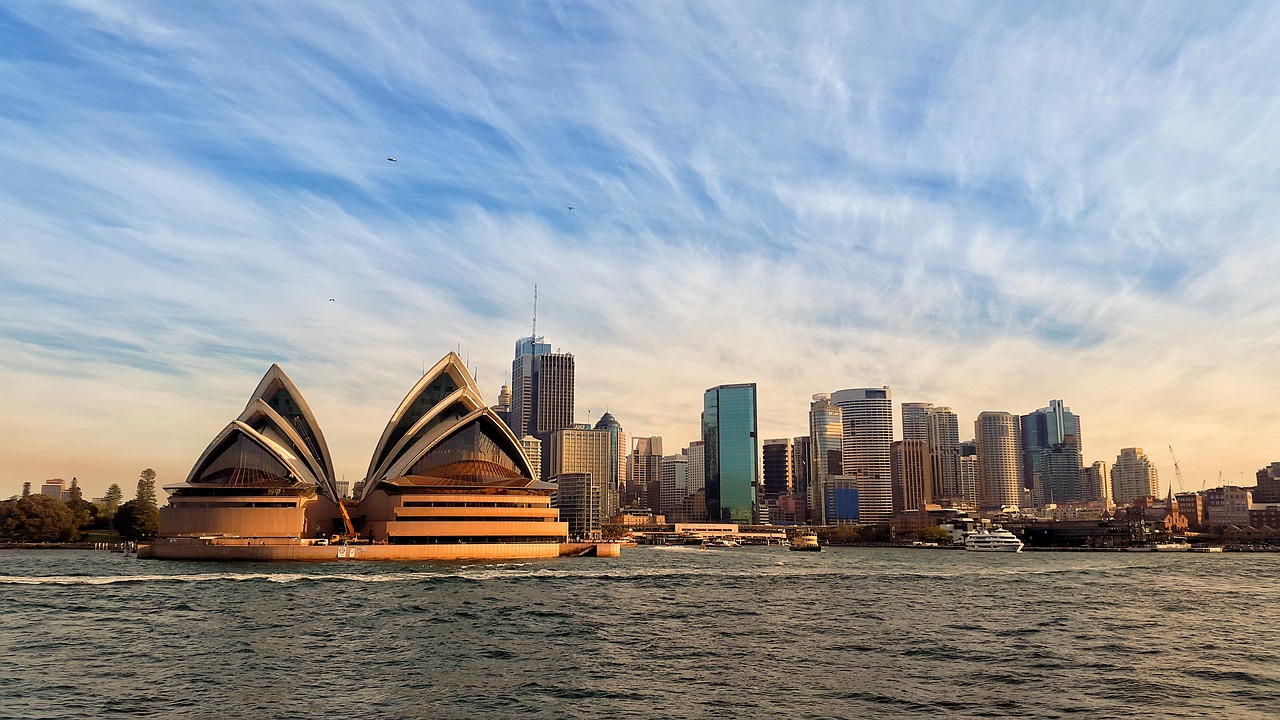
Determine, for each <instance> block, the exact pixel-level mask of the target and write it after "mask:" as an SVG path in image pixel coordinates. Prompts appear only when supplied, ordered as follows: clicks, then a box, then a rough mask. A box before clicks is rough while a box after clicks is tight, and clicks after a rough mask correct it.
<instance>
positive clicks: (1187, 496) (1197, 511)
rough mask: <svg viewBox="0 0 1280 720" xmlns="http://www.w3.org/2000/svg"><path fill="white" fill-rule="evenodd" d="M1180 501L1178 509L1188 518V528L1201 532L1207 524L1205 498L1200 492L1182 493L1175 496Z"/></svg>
mask: <svg viewBox="0 0 1280 720" xmlns="http://www.w3.org/2000/svg"><path fill="white" fill-rule="evenodd" d="M1174 497H1175V498H1177V500H1178V509H1179V510H1180V511H1181V512H1182V514H1183V515H1185V516H1186V517H1187V526H1188V527H1189V528H1190V529H1191V530H1200V529H1202V528H1203V527H1204V524H1205V514H1204V497H1203V496H1202V495H1201V494H1200V493H1198V492H1190V491H1187V492H1180V493H1178V494H1176V495H1174Z"/></svg>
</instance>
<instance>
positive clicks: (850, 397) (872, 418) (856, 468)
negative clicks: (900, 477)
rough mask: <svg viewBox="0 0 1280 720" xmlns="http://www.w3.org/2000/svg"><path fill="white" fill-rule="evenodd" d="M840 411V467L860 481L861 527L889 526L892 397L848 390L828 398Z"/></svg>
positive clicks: (871, 390) (883, 390)
mask: <svg viewBox="0 0 1280 720" xmlns="http://www.w3.org/2000/svg"><path fill="white" fill-rule="evenodd" d="M831 402H832V403H834V404H835V405H837V406H838V407H839V408H840V411H841V422H842V425H843V433H842V438H841V440H842V463H841V464H842V467H841V470H842V472H843V474H845V475H853V476H860V477H862V478H863V487H864V489H868V490H871V492H870V493H864V494H863V495H862V496H860V497H859V512H860V515H861V518H862V522H863V523H868V524H870V523H888V522H889V519H890V518H891V517H892V516H893V499H892V498H893V491H892V479H891V477H890V468H889V444H890V443H892V442H893V396H892V393H891V392H890V389H889V387H888V386H885V387H879V388H850V389H847V390H838V391H836V392H834V393H832V394H831Z"/></svg>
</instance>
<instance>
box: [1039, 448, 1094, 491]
mask: <svg viewBox="0 0 1280 720" xmlns="http://www.w3.org/2000/svg"><path fill="white" fill-rule="evenodd" d="M1034 472H1035V475H1034V476H1033V478H1032V485H1031V489H1032V496H1033V498H1034V499H1033V502H1034V503H1035V505H1036V506H1037V507H1038V506H1041V505H1049V504H1058V503H1076V502H1084V501H1085V500H1087V499H1088V498H1086V497H1085V493H1084V486H1083V483H1084V468H1082V467H1081V461H1080V450H1079V448H1077V447H1076V445H1075V443H1074V442H1072V441H1068V442H1063V443H1054V444H1052V445H1050V446H1048V447H1045V448H1041V449H1040V453H1039V459H1038V462H1037V463H1036V467H1035V470H1034Z"/></svg>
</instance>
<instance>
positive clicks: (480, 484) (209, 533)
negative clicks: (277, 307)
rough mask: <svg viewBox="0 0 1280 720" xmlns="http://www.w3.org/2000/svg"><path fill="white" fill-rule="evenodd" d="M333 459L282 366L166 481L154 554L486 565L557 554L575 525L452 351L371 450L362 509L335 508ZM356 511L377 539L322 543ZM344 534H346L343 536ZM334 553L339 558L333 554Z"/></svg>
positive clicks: (364, 532)
mask: <svg viewBox="0 0 1280 720" xmlns="http://www.w3.org/2000/svg"><path fill="white" fill-rule="evenodd" d="M332 468H333V464H332V461H331V460H330V458H329V451H328V448H327V445H326V444H325V441H324V437H323V435H321V433H320V426H319V424H318V423H317V422H316V421H315V417H314V416H313V415H312V414H311V411H310V409H309V408H308V407H307V405H306V403H305V401H303V399H302V395H301V393H299V392H298V390H297V388H296V387H295V386H294V385H293V383H292V381H290V380H289V378H288V377H287V376H286V375H285V374H284V371H283V370H281V369H280V368H279V366H275V365H273V366H272V367H271V369H270V370H269V371H268V372H267V374H266V376H264V377H263V379H262V382H260V383H259V385H258V388H257V389H256V390H255V391H254V393H253V395H252V396H251V397H250V401H249V404H248V405H247V406H246V407H245V410H244V411H243V412H242V413H241V415H240V416H239V417H238V418H237V419H236V420H234V421H232V423H231V424H229V425H228V426H227V427H226V428H224V429H223V431H222V432H220V433H219V434H218V435H217V436H215V438H214V439H213V441H212V442H211V443H210V444H209V446H208V447H207V448H206V449H205V451H204V453H202V454H201V456H200V458H199V459H198V460H197V461H196V464H195V466H194V467H193V468H192V470H191V473H190V475H188V477H187V480H186V482H184V483H181V484H179V485H170V486H166V487H165V490H167V491H168V492H169V493H170V496H169V502H168V504H167V505H166V506H165V507H163V508H161V510H160V537H161V540H167V542H157V543H155V544H154V545H153V546H151V550H150V552H151V553H152V554H153V556H154V557H171V558H183V557H185V558H193V557H199V558H209V559H218V558H221V559H238V558H242V559H294V560H296V559H324V558H334V557H360V558H367V559H386V560H407V559H482V558H520V557H555V556H556V555H558V554H559V553H560V544H561V543H563V542H564V541H565V540H566V536H567V533H568V527H567V525H566V523H564V522H561V521H560V520H559V517H558V513H557V511H556V509H555V508H553V507H552V506H551V495H552V492H553V490H554V487H555V486H553V485H549V484H545V483H539V482H537V481H536V480H534V475H533V467H532V464H531V462H530V460H529V458H528V457H527V456H526V455H525V453H524V452H523V450H522V448H521V446H520V443H519V442H518V441H517V439H516V437H515V435H514V434H513V433H512V432H511V430H510V428H509V427H507V426H506V425H505V424H504V423H503V422H502V421H501V419H500V418H498V416H497V414H496V413H495V412H494V411H493V409H492V408H490V407H488V406H487V405H485V403H484V398H483V396H482V395H481V393H480V390H479V389H478V388H477V387H476V386H475V381H474V379H473V378H472V377H471V375H470V373H468V372H467V370H466V368H465V367H464V366H463V365H462V361H461V359H460V358H459V357H458V356H457V355H456V354H454V353H449V354H448V355H446V356H445V357H444V358H443V359H442V360H441V361H440V362H439V363H437V364H436V365H435V366H434V367H432V369H431V370H430V371H429V372H427V373H425V374H424V375H423V376H422V377H421V378H420V379H419V380H418V381H417V383H415V384H414V386H413V388H412V389H411V390H410V391H409V394H408V395H406V396H405V398H404V400H403V401H402V402H401V403H400V405H399V406H398V407H397V408H396V410H395V412H393V413H392V415H391V418H390V420H388V422H387V425H386V428H385V429H384V430H383V432H382V435H381V436H380V438H379V440H378V443H377V446H376V447H375V448H374V451H373V455H372V458H371V460H370V463H369V468H370V469H369V474H368V476H367V477H366V478H365V479H364V480H363V481H362V482H361V483H360V485H359V490H358V492H357V495H358V504H356V505H355V506H354V508H353V509H352V511H351V512H350V513H347V512H346V510H345V509H340V506H339V503H340V498H339V493H338V491H337V488H336V486H335V483H334V482H333V470H332ZM347 515H349V516H350V518H351V520H350V522H351V524H352V525H354V529H355V532H356V534H357V535H358V536H359V539H361V540H364V541H366V542H367V543H368V544H361V545H353V546H351V548H350V554H346V553H347V550H348V548H347V547H346V546H343V547H341V548H337V549H334V548H330V547H320V546H317V545H314V544H312V543H311V540H310V539H311V538H314V537H316V536H328V535H330V534H342V535H343V536H344V537H347V533H346V532H345V526H346V524H347V523H346V521H344V519H343V518H345V517H346V516H347ZM348 539H351V538H350V537H348ZM331 552H337V553H341V554H337V555H333V554H329V553H331Z"/></svg>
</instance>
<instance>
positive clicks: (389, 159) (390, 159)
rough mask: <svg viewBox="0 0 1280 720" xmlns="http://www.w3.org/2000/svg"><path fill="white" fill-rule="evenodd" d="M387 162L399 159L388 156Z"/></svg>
mask: <svg viewBox="0 0 1280 720" xmlns="http://www.w3.org/2000/svg"><path fill="white" fill-rule="evenodd" d="M387 162H397V161H396V159H395V158H393V157H389V158H387Z"/></svg>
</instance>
